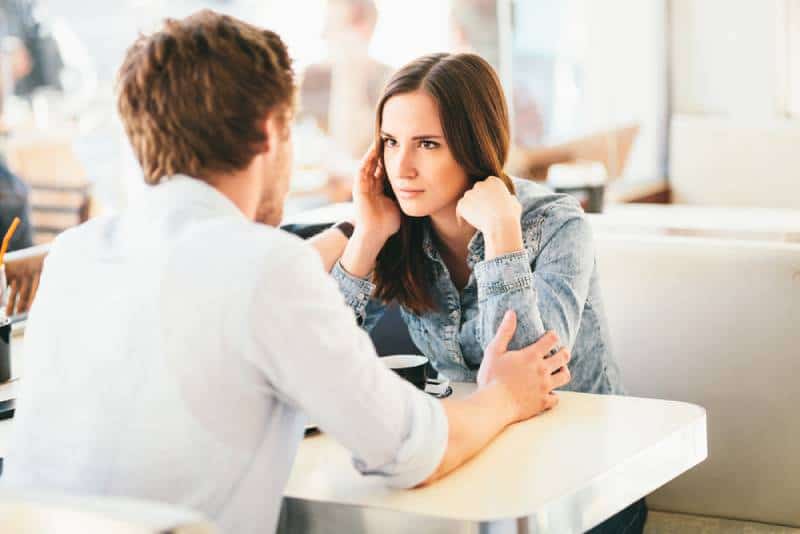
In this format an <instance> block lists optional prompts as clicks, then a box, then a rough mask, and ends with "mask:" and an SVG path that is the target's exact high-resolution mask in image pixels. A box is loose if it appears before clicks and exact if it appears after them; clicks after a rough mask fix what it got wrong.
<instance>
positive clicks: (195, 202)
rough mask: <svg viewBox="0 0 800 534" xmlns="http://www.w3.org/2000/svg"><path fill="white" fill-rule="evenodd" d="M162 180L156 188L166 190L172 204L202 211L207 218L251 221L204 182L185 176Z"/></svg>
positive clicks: (227, 199) (179, 175)
mask: <svg viewBox="0 0 800 534" xmlns="http://www.w3.org/2000/svg"><path fill="white" fill-rule="evenodd" d="M161 180H162V181H161V183H159V184H158V185H156V186H154V187H156V188H159V187H160V188H164V189H163V192H164V194H165V195H166V196H167V198H169V199H170V204H175V205H177V206H181V207H186V208H190V209H191V210H192V211H202V212H203V214H204V215H207V216H233V217H241V218H242V219H244V220H249V219H248V218H247V216H246V215H245V214H244V213H243V212H242V210H240V209H239V207H238V206H237V205H236V204H234V203H233V201H232V200H231V199H230V198H228V197H227V196H225V195H224V194H223V193H221V192H220V191H219V190H218V189H217V188H215V187H214V186H212V185H209V184H208V183H207V182H205V181H204V180H201V179H199V178H193V177H191V176H187V175H185V174H175V175H173V176H166V177H164V178H162V179H161Z"/></svg>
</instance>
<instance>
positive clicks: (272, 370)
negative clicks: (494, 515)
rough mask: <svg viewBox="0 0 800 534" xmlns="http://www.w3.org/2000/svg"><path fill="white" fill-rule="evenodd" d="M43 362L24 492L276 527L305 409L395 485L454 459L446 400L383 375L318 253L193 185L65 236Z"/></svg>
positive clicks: (52, 286)
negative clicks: (95, 498) (137, 501)
mask: <svg viewBox="0 0 800 534" xmlns="http://www.w3.org/2000/svg"><path fill="white" fill-rule="evenodd" d="M25 351H26V354H25V375H24V377H23V380H22V385H21V392H20V396H19V399H18V409H17V415H16V421H15V429H14V430H15V436H14V438H13V440H12V444H11V447H10V450H9V454H8V456H7V458H6V459H5V472H4V473H3V478H2V481H3V483H4V484H5V485H7V486H15V487H25V488H40V489H48V490H63V491H67V492H72V493H82V494H83V493H88V494H106V495H124V496H130V497H139V498H148V499H155V500H160V501H166V502H170V503H175V504H179V505H183V506H188V507H190V508H194V509H196V510H199V511H201V512H203V513H204V514H206V515H207V516H208V517H209V518H210V519H212V520H214V521H216V522H217V523H218V524H219V525H220V526H221V527H222V528H223V530H224V531H226V532H237V533H242V532H271V531H273V530H274V529H275V525H276V523H277V519H278V514H279V509H280V500H281V495H282V493H283V488H284V486H285V484H286V480H287V478H288V476H289V472H290V469H291V466H292V462H293V460H294V457H295V454H296V451H297V447H298V443H299V441H300V440H301V439H302V435H303V427H304V422H305V417H304V416H303V412H305V413H306V414H308V416H309V417H310V418H311V419H312V420H313V421H314V422H316V423H318V424H319V426H320V427H321V428H322V429H323V430H324V431H326V432H328V433H330V434H331V435H332V436H334V437H335V438H337V439H338V440H340V441H341V443H342V444H344V445H345V446H346V447H348V448H349V449H350V450H351V451H353V453H354V457H355V462H354V464H355V465H356V467H357V468H358V469H360V470H361V471H362V472H363V473H365V474H376V475H381V476H385V477H386V478H387V482H388V483H390V484H392V485H396V486H400V487H409V486H414V485H416V484H417V483H419V482H421V481H422V480H424V479H425V478H427V477H428V476H429V475H430V474H431V473H432V472H433V471H434V470H435V468H436V467H437V466H438V464H439V463H440V461H441V459H442V456H443V454H444V451H445V448H446V443H447V419H446V417H445V415H444V411H443V409H442V407H441V405H440V403H439V401H437V400H435V399H433V398H431V397H428V396H427V395H425V394H424V393H422V392H420V391H419V390H416V389H415V388H414V387H413V386H411V385H410V384H409V383H407V382H405V381H403V380H401V379H400V378H399V377H397V376H396V375H395V374H394V373H392V372H391V371H389V370H387V369H386V368H385V367H384V366H383V365H382V364H381V362H380V360H379V359H378V358H377V357H376V354H375V351H374V349H373V347H372V344H371V342H370V340H369V337H368V336H367V334H365V333H364V332H363V331H362V330H361V329H360V328H359V327H358V326H357V325H356V322H355V318H354V316H353V313H352V311H351V310H350V309H349V308H348V307H346V306H345V304H344V300H343V297H342V296H341V294H340V293H339V290H338V288H337V287H336V284H335V282H334V281H333V279H332V278H331V277H330V276H329V275H328V274H327V273H325V272H324V270H323V268H322V263H321V261H320V258H319V256H318V255H317V254H316V252H315V251H314V250H313V249H312V248H311V247H310V246H309V245H307V244H306V243H304V242H303V241H302V240H300V239H298V238H296V237H295V236H293V235H290V234H287V233H285V232H283V231H280V230H277V229H274V228H271V227H268V226H264V225H260V224H255V223H253V222H251V221H249V220H247V219H246V218H245V216H244V215H243V214H242V213H241V212H240V211H239V210H238V208H237V207H236V206H235V205H234V204H233V203H232V202H231V201H230V200H229V199H228V198H227V197H225V196H223V195H222V194H221V193H219V192H218V191H217V190H216V189H214V188H212V187H210V186H209V185H207V184H205V183H204V182H201V181H199V180H195V179H192V178H189V177H185V176H176V177H173V178H171V179H170V180H169V181H167V182H166V183H163V184H161V185H158V186H155V187H151V188H149V189H148V190H147V191H146V192H145V193H144V194H143V195H142V196H141V197H140V198H138V199H136V200H135V201H134V203H133V204H132V205H131V207H130V208H129V210H128V211H127V212H126V214H124V215H122V216H119V217H111V218H101V219H96V220H92V221H90V222H88V223H86V224H84V225H82V226H80V227H78V228H76V229H73V230H70V231H68V232H66V233H64V234H62V235H61V236H60V237H59V238H58V239H57V240H56V242H55V244H54V245H53V247H52V249H51V252H50V254H49V256H48V258H47V260H46V263H45V270H44V274H43V276H42V279H41V286H40V288H39V292H38V294H37V297H36V303H35V305H34V307H33V310H32V311H31V313H30V319H29V323H28V327H27V332H26V340H25Z"/></svg>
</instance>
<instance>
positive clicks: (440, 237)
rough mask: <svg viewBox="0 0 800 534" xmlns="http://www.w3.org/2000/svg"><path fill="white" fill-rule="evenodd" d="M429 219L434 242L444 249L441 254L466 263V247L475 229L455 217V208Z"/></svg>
mask: <svg viewBox="0 0 800 534" xmlns="http://www.w3.org/2000/svg"><path fill="white" fill-rule="evenodd" d="M430 219H431V228H432V230H433V233H434V234H435V236H436V240H437V241H438V243H439V244H440V245H442V246H443V247H444V248H445V249H446V250H444V251H442V252H445V253H446V254H447V255H449V256H450V257H455V258H459V259H461V260H463V261H466V258H467V247H468V246H469V242H470V240H472V236H474V235H475V228H474V227H473V226H472V225H471V224H469V223H468V222H466V221H465V220H463V219H460V218H459V217H458V215H456V207H455V206H452V207H449V208H445V209H443V210H441V211H439V212H437V213H434V214H432V215H431V216H430Z"/></svg>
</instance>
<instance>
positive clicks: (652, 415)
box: [279, 384, 707, 534]
mask: <svg viewBox="0 0 800 534" xmlns="http://www.w3.org/2000/svg"><path fill="white" fill-rule="evenodd" d="M472 388H474V385H472V384H456V394H457V395H465V394H467V393H468V392H469V391H471V390H472ZM560 395H561V403H560V404H559V406H558V407H557V408H556V409H555V410H553V411H551V412H548V413H546V414H544V415H541V416H539V417H536V418H534V419H531V420H529V421H526V422H524V423H520V424H517V425H514V426H512V427H509V428H508V429H507V430H506V431H505V432H503V433H502V434H501V435H500V436H499V437H498V438H497V439H496V440H495V441H494V442H492V443H491V444H490V445H489V447H488V448H486V449H485V450H484V451H483V452H481V453H480V454H479V455H478V456H476V457H475V458H473V459H472V460H471V461H470V462H468V463H467V464H465V465H464V466H462V467H461V468H460V469H459V470H457V471H455V472H454V473H452V474H451V475H450V476H448V477H445V478H444V479H443V480H440V481H438V482H436V483H434V484H432V485H430V486H427V487H424V488H420V489H416V490H410V491H398V490H391V489H388V488H386V487H385V486H384V485H383V484H382V482H381V480H380V479H378V478H376V477H362V476H360V475H359V474H358V473H357V472H356V471H355V469H353V467H352V465H351V460H350V455H349V454H348V452H347V451H346V450H345V449H344V448H343V447H342V446H340V445H339V444H338V443H337V442H335V441H334V440H333V439H332V438H330V437H329V436H327V435H325V434H321V435H318V436H314V437H310V438H307V439H305V440H304V441H303V443H302V444H301V446H300V449H299V451H298V456H297V459H296V461H295V465H294V469H293V471H292V474H291V477H290V479H289V483H288V485H287V488H286V491H285V496H286V497H287V499H285V500H284V509H283V515H282V518H281V529H279V531H284V532H300V531H302V532H381V533H392V532H419V533H422V532H425V533H426V534H427V533H432V532H459V533H460V532H558V533H568V532H583V531H585V530H586V529H589V528H591V527H593V526H595V525H597V524H599V523H601V522H602V521H603V520H605V519H607V518H609V517H611V516H612V515H614V514H615V513H617V512H619V511H620V510H622V509H624V508H625V507H626V506H628V505H629V504H631V503H633V502H634V501H636V500H638V499H640V498H642V497H644V496H646V495H647V494H648V493H650V492H651V491H653V490H654V489H656V488H658V487H659V486H661V485H663V484H665V483H666V482H668V481H670V480H672V479H673V478H675V477H677V476H678V475H680V474H681V473H683V472H685V471H687V470H688V469H690V468H691V467H693V466H695V465H697V464H698V463H700V462H702V461H703V460H704V459H705V458H706V455H707V448H706V413H705V410H704V409H703V408H701V407H699V406H695V405H692V404H686V403H681V402H672V401H662V400H653V399H642V398H634V397H616V396H602V395H589V394H583V393H566V392H564V393H561V394H560Z"/></svg>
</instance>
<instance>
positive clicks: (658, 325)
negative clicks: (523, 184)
mask: <svg viewBox="0 0 800 534" xmlns="http://www.w3.org/2000/svg"><path fill="white" fill-rule="evenodd" d="M595 238H596V244H597V255H598V266H599V274H600V280H601V287H602V291H603V297H604V300H605V305H606V312H607V315H608V320H609V327H610V330H611V337H612V342H613V347H612V350H613V352H614V354H615V356H616V358H617V359H618V361H619V364H620V366H621V369H622V378H623V381H624V383H625V385H626V387H627V389H628V392H629V393H630V394H631V395H636V396H642V397H655V398H662V399H674V400H681V401H688V402H692V403H696V404H699V405H701V406H703V407H705V408H706V410H707V411H708V459H707V460H706V461H705V462H703V463H702V464H700V465H699V466H697V467H695V468H694V469H692V470H691V471H690V472H688V473H686V474H684V475H683V476H681V477H679V478H678V479H676V480H674V481H672V482H671V483H669V484H667V485H666V486H664V487H663V488H661V489H659V490H658V491H656V492H655V493H653V494H652V495H651V496H649V497H648V503H649V505H650V507H651V508H652V509H654V510H661V511H668V512H679V513H683V514H695V515H700V516H712V517H716V518H731V519H739V520H747V521H753V522H761V523H767V524H770V525H775V526H776V527H775V529H777V528H778V527H777V525H784V526H788V527H800V452H799V451H800V449H799V448H798V444H800V244H791V243H780V242H769V241H763V242H762V241H737V240H731V239H725V240H722V239H702V238H689V237H663V236H622V235H619V234H614V233H606V232H602V231H600V232H596V235H595ZM657 516H658V514H654V515H653V518H655V517H657ZM678 524H680V525H683V526H682V527H681V528H688V527H687V525H688V523H685V522H684V523H678ZM698 524H699V525H701V527H697V528H698V529H701V530H677V531H683V532H691V531H696V532H700V531H702V532H707V531H709V530H707V529H706V527H702V525H706V526H707V525H708V523H707V522H706V523H703V522H700V523H698ZM775 529H772V530H770V529H768V530H766V531H769V532H775V531H776V530H775ZM735 531H736V532H739V531H740V530H738V529H737V530H735ZM741 531H742V532H744V531H747V532H751V531H752V532H756V531H757V530H752V529H750V530H747V529H745V530H741ZM787 531H788V530H787ZM791 531H792V532H794V531H795V530H794V529H791ZM798 532H800V531H798Z"/></svg>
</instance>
